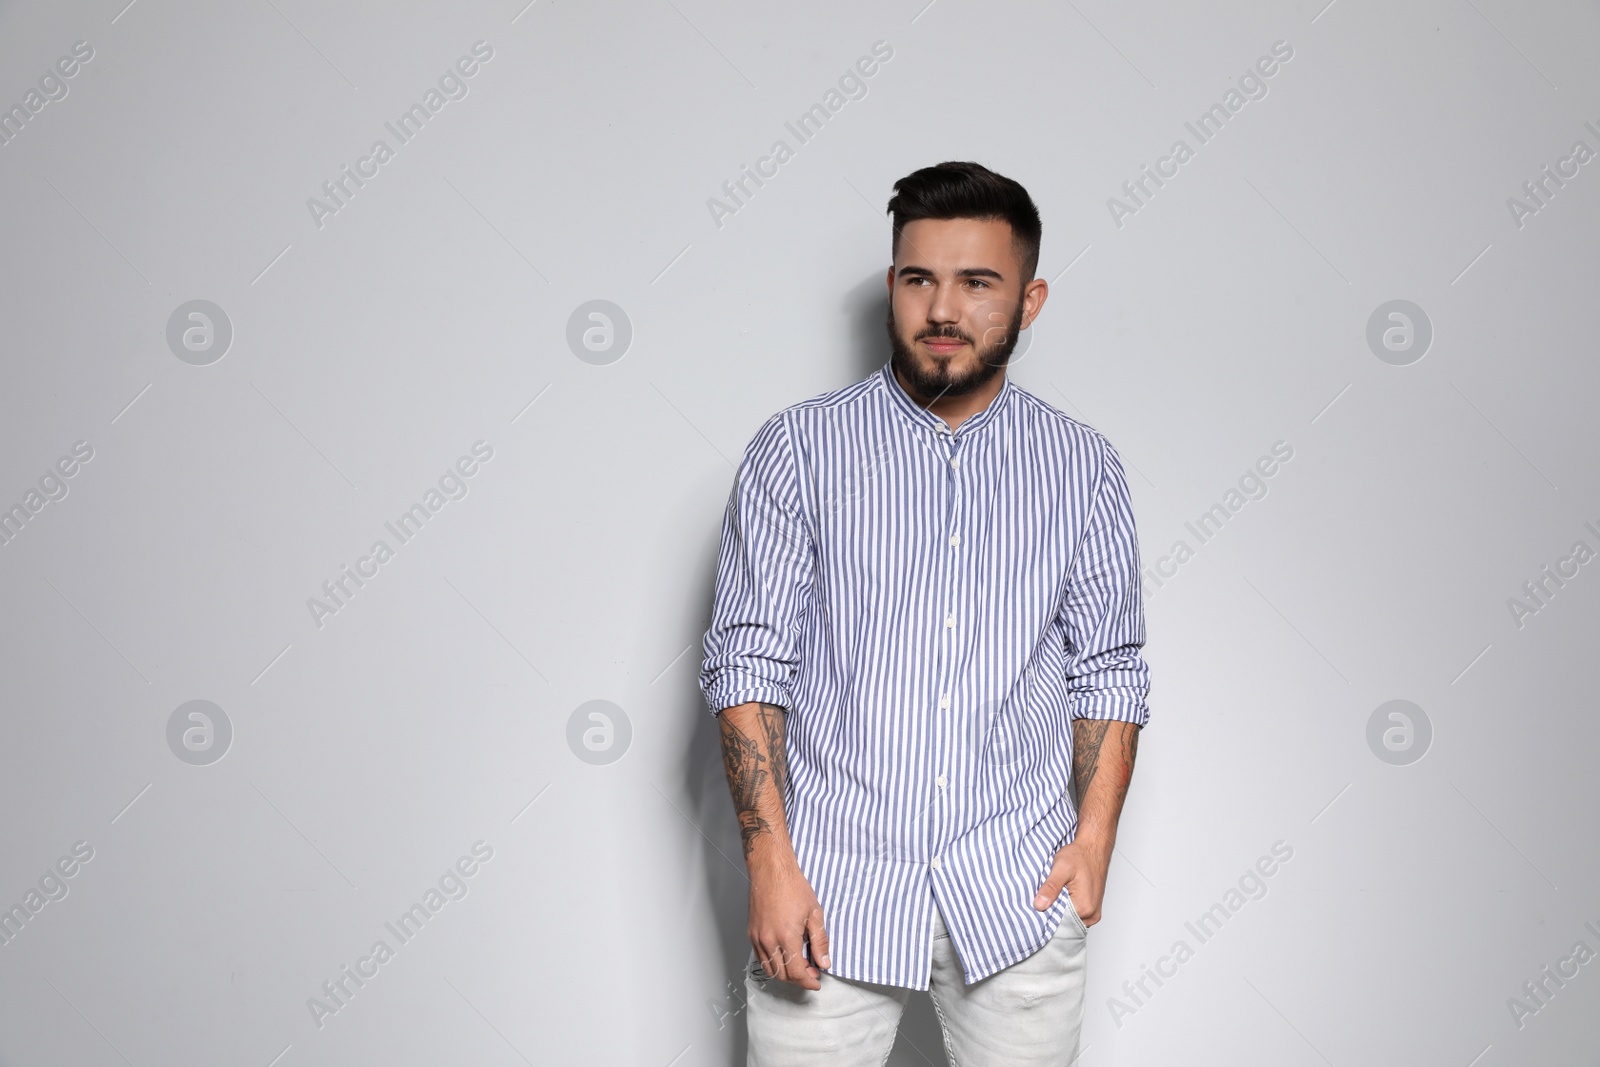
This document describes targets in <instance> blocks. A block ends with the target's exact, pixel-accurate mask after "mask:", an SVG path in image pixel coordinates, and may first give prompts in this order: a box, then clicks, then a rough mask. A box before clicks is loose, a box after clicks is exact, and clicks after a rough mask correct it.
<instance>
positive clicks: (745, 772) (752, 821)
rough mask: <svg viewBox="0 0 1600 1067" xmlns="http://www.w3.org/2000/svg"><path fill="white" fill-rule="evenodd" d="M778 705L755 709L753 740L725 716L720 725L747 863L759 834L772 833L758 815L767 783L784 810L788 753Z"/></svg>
mask: <svg viewBox="0 0 1600 1067" xmlns="http://www.w3.org/2000/svg"><path fill="white" fill-rule="evenodd" d="M787 714H788V713H787V711H785V709H784V708H783V707H781V706H780V705H777V704H766V703H759V704H757V705H756V721H755V731H754V736H752V735H751V734H749V733H746V732H745V731H744V730H741V729H740V728H739V727H738V726H737V725H736V724H735V723H734V722H733V720H732V718H730V717H729V716H728V715H727V714H726V713H724V714H723V715H721V716H719V718H720V719H721V721H722V766H723V769H724V770H725V771H727V774H728V788H729V790H730V791H731V792H732V793H733V807H734V811H735V813H736V814H737V816H738V819H739V834H740V837H741V838H742V840H743V842H744V854H745V858H746V859H748V858H749V856H750V851H751V849H752V848H754V847H755V844H756V841H757V839H759V838H760V837H761V835H762V834H770V833H772V823H771V822H770V821H768V819H767V818H766V816H764V815H763V814H762V813H761V796H762V794H763V792H765V790H766V788H767V786H768V784H769V783H770V784H771V785H772V787H773V789H774V796H773V803H775V804H776V805H777V808H778V810H779V811H782V810H783V797H784V793H785V791H786V788H787V785H788V780H789V763H788V750H787V748H786V747H785V745H784V732H783V731H784V716H785V715H787Z"/></svg>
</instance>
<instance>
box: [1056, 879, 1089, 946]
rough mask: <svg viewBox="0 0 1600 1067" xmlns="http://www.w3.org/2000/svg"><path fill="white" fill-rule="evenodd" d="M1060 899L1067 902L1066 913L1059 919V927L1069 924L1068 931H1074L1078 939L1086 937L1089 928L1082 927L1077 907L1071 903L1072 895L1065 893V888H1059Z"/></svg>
mask: <svg viewBox="0 0 1600 1067" xmlns="http://www.w3.org/2000/svg"><path fill="white" fill-rule="evenodd" d="M1061 898H1062V899H1063V900H1065V901H1066V902H1067V913H1066V914H1065V915H1063V916H1062V917H1061V925H1062V926H1066V925H1067V924H1068V923H1071V924H1072V925H1071V927H1070V929H1072V930H1076V931H1077V933H1078V936H1079V937H1088V936H1089V928H1088V927H1087V926H1085V925H1084V922H1083V918H1082V916H1080V915H1079V914H1078V906H1077V905H1076V904H1074V903H1073V902H1072V894H1071V893H1069V892H1067V887H1066V886H1062V887H1061Z"/></svg>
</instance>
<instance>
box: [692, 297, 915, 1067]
mask: <svg viewBox="0 0 1600 1067" xmlns="http://www.w3.org/2000/svg"><path fill="white" fill-rule="evenodd" d="M842 311H843V312H844V314H845V317H846V319H847V322H848V327H847V333H848V338H849V340H848V358H847V360H846V361H845V362H844V363H843V365H842V366H841V367H840V370H839V377H838V379H837V380H836V381H832V382H830V383H826V384H824V385H822V386H820V387H819V388H818V389H816V390H814V391H813V392H821V391H824V390H828V389H835V388H839V387H841V386H845V385H848V384H850V383H851V382H855V381H860V380H861V379H863V378H865V377H867V376H868V375H870V374H872V373H873V372H875V371H877V370H878V369H879V368H880V367H882V366H883V365H884V363H886V362H887V361H888V359H889V342H888V337H887V329H886V323H887V320H888V315H889V298H888V289H887V286H886V285H885V282H884V273H883V272H882V271H877V272H874V273H873V274H871V275H870V276H869V277H867V278H864V279H862V280H861V281H860V282H858V283H857V284H856V285H855V286H853V287H852V288H851V289H850V290H849V291H848V292H847V293H845V294H844V300H843V307H842ZM804 399H807V396H795V397H792V398H790V399H788V400H786V401H783V402H782V403H780V404H779V405H778V408H781V407H783V406H786V405H787V404H790V403H796V402H798V401H801V400H804ZM776 410H777V408H774V411H776ZM773 413H774V412H773V411H761V412H755V413H746V414H747V417H746V418H744V419H743V420H741V421H742V422H744V423H746V424H752V425H758V424H759V423H760V422H761V421H764V420H765V418H766V417H767V416H769V415H771V414H773ZM740 453H741V455H742V453H743V446H742V445H741V448H740ZM727 488H728V490H729V491H731V490H732V488H733V481H732V477H731V476H730V477H729V479H728V485H727ZM707 521H708V522H709V523H711V525H710V526H709V527H708V530H707V531H695V532H694V533H693V534H692V535H691V536H692V537H695V538H702V540H701V541H700V543H703V544H706V545H708V546H709V549H708V557H707V558H706V559H703V560H701V562H700V565H699V566H698V567H697V568H696V569H697V572H698V573H699V574H700V575H701V582H700V584H697V585H696V586H695V587H694V588H695V589H696V590H697V593H696V595H697V596H700V595H701V593H702V592H703V600H702V601H700V603H699V610H698V611H697V612H696V620H697V622H696V626H697V627H698V628H697V629H696V630H695V633H696V634H697V642H696V644H695V646H694V648H693V649H692V650H691V652H690V658H691V659H692V660H693V662H694V667H693V670H692V671H690V672H685V673H687V674H690V675H691V676H692V677H694V678H698V674H699V665H700V661H701V658H702V656H703V647H702V646H701V644H700V643H699V641H698V636H699V635H704V633H705V628H706V626H708V625H709V624H710V618H711V597H712V592H713V588H714V583H715V577H716V548H717V533H718V531H720V528H721V521H722V511H721V509H720V508H719V509H718V510H717V512H716V514H715V516H714V517H712V518H710V519H708V520H707ZM691 684H693V685H694V686H695V687H694V692H693V694H692V706H693V708H694V714H695V720H694V721H695V726H694V728H693V729H692V730H691V731H690V737H689V740H688V746H689V747H688V751H687V752H685V753H684V760H683V773H684V783H683V784H684V788H683V795H684V796H686V797H687V798H688V802H689V805H690V808H689V811H688V815H689V816H690V818H692V819H693V820H694V821H695V823H696V825H697V826H699V827H700V829H701V831H702V832H703V833H704V834H705V837H706V840H707V842H708V845H709V847H707V848H705V849H703V850H702V851H701V855H702V857H703V859H704V862H705V885H706V887H707V894H708V899H707V900H706V902H705V906H706V907H707V908H708V909H709V910H710V912H711V915H712V920H713V922H714V924H715V926H716V930H717V939H718V961H719V967H718V973H719V974H720V975H721V976H723V979H724V981H723V984H722V985H721V987H720V988H718V989H716V990H712V991H710V993H709V995H708V996H706V997H703V998H702V999H703V1000H704V1010H705V1011H706V1014H707V1019H706V1021H707V1022H709V1023H710V1025H711V1026H712V1027H713V1028H715V1029H716V1030H717V1032H718V1033H726V1034H728V1035H729V1037H728V1038H727V1048H728V1060H727V1063H728V1067H744V1064H745V1060H746V1049H747V1047H748V1043H747V1037H746V1030H745V988H744V968H745V965H746V963H747V962H748V960H749V956H750V941H749V937H748V935H747V933H746V926H747V923H748V920H749V904H750V898H749V893H750V882H749V879H748V877H747V876H746V874H745V868H744V849H743V846H742V844H741V843H740V840H739V825H738V822H737V820H736V819H735V818H734V815H733V800H732V798H731V797H730V796H729V793H728V780H727V777H726V775H725V774H724V771H723V767H722V746H721V734H720V727H719V725H718V720H717V719H716V718H715V717H714V716H713V715H711V714H710V711H709V709H707V708H706V706H705V699H704V697H703V695H702V694H701V693H700V690H699V688H698V685H697V684H696V683H693V682H692V683H691ZM824 918H826V917H824ZM930 936H931V931H930ZM943 1048H944V1039H943V1037H942V1035H941V1033H940V1030H939V1021H938V1017H937V1015H936V1014H935V1013H934V1010H933V1002H932V1001H931V1000H930V999H929V997H928V994H927V993H925V992H921V993H913V994H912V995H911V998H910V1001H909V1002H908V1003H907V1005H906V1010H905V1014H904V1016H903V1017H902V1019H901V1023H900V1030H899V1034H898V1036H897V1038H896V1041H895V1050H894V1053H893V1055H892V1056H891V1057H890V1059H889V1061H888V1067H913V1065H916V1067H925V1065H926V1064H928V1063H930V1062H932V1063H942V1062H944V1054H943Z"/></svg>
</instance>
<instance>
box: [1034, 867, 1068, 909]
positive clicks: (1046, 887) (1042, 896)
mask: <svg viewBox="0 0 1600 1067" xmlns="http://www.w3.org/2000/svg"><path fill="white" fill-rule="evenodd" d="M1066 884H1067V868H1066V865H1065V864H1063V863H1061V862H1060V861H1057V862H1056V863H1055V864H1053V865H1052V866H1051V867H1050V876H1049V877H1048V878H1046V879H1045V880H1044V884H1043V885H1041V886H1040V887H1039V893H1038V895H1037V896H1035V897H1034V898H1033V906H1034V907H1035V908H1037V909H1038V910H1039V911H1044V910H1045V909H1046V908H1048V907H1049V906H1050V905H1052V904H1054V903H1055V902H1056V897H1058V896H1060V895H1061V887H1062V886H1064V885H1066Z"/></svg>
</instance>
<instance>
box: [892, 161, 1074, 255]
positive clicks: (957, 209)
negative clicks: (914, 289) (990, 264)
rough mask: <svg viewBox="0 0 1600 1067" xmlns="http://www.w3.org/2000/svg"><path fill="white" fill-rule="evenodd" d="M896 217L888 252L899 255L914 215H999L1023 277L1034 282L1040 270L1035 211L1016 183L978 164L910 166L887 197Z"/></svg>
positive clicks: (944, 216) (1025, 194)
mask: <svg viewBox="0 0 1600 1067" xmlns="http://www.w3.org/2000/svg"><path fill="white" fill-rule="evenodd" d="M889 214H890V215H892V216H893V217H894V241H893V243H892V244H891V245H890V253H891V254H892V255H896V256H898V255H899V254H900V231H901V230H902V229H903V228H904V227H905V224H906V223H908V222H914V221H916V220H917V219H1000V220H1002V221H1004V222H1007V223H1009V224H1010V225H1011V237H1012V242H1013V245H1014V247H1015V248H1016V252H1017V259H1018V261H1020V262H1021V264H1022V275H1023V276H1022V281H1023V282H1024V283H1026V282H1030V281H1032V280H1033V276H1034V272H1035V271H1036V270H1038V268H1039V237H1040V234H1041V233H1042V231H1043V227H1042V225H1041V224H1040V222H1039V209H1038V208H1036V207H1034V206H1033V198H1032V197H1030V196H1029V195H1028V190H1026V189H1024V188H1023V187H1022V186H1021V185H1020V184H1018V183H1017V182H1015V181H1013V180H1011V179H1010V178H1007V177H1005V176H1004V175H1000V174H996V173H995V172H994V171H992V170H990V169H989V168H988V167H985V166H984V165H983V164H981V163H937V164H935V165H933V166H931V167H923V168H922V169H921V170H914V171H912V172H911V173H910V174H907V175H906V176H905V177H904V178H901V179H900V180H899V181H897V182H895V183H894V196H892V197H890V198H889Z"/></svg>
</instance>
